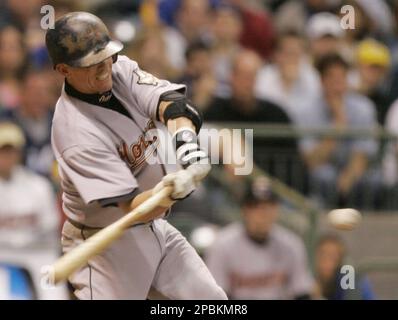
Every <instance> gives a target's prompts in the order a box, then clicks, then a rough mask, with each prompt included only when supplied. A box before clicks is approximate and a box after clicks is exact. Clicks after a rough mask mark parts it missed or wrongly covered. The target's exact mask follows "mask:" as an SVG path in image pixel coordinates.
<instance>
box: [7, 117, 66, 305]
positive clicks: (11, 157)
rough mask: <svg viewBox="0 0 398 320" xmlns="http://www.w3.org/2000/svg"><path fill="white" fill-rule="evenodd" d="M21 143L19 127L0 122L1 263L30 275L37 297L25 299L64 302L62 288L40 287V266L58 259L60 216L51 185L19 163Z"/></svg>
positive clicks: (22, 137)
mask: <svg viewBox="0 0 398 320" xmlns="http://www.w3.org/2000/svg"><path fill="white" fill-rule="evenodd" d="M24 142H25V141H24V136H23V133H22V131H21V130H20V128H19V127H18V126H16V125H15V124H13V123H10V122H2V123H0V261H8V262H12V263H13V264H14V265H15V266H19V267H21V266H23V268H24V269H25V270H26V271H27V273H28V274H29V275H30V276H31V278H32V279H33V282H34V287H35V291H36V294H37V295H36V297H34V296H27V297H25V298H38V299H67V298H68V294H67V289H66V287H65V286H64V285H61V286H57V287H56V288H54V289H52V290H44V288H42V287H40V280H41V276H42V274H41V268H42V266H43V265H46V264H51V263H53V262H54V261H55V260H56V259H57V258H58V257H59V253H60V247H59V241H58V238H59V232H60V230H59V228H60V225H59V220H60V213H59V211H58V210H57V207H56V204H55V196H54V192H53V189H52V186H51V184H50V183H49V182H48V181H47V180H46V179H45V178H43V177H41V176H39V175H37V174H35V173H33V172H32V171H30V170H29V169H27V168H26V167H24V166H22V165H21V164H20V160H21V157H22V150H23V147H24ZM2 285H5V283H4V282H2V283H1V284H0V291H1V290H2V289H3V288H1V286H2Z"/></svg>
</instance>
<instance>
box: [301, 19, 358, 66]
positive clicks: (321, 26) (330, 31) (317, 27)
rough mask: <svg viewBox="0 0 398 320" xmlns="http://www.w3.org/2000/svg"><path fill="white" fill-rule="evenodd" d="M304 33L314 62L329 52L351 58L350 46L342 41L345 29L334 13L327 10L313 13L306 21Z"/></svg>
mask: <svg viewBox="0 0 398 320" xmlns="http://www.w3.org/2000/svg"><path fill="white" fill-rule="evenodd" d="M306 34H307V37H308V40H309V46H310V52H311V56H312V59H313V61H314V62H316V61H318V60H319V59H320V58H321V57H323V56H325V55H327V54H331V53H339V54H341V55H342V56H344V57H345V58H346V59H348V60H350V59H352V55H353V53H352V52H351V48H350V47H347V46H346V44H345V42H344V37H345V30H344V29H343V28H342V27H341V25H340V19H339V18H338V17H337V16H336V15H334V14H332V13H329V12H321V13H317V14H314V15H313V16H312V17H311V18H310V19H309V20H308V22H307V25H306Z"/></svg>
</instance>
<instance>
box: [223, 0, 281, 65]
mask: <svg viewBox="0 0 398 320" xmlns="http://www.w3.org/2000/svg"><path fill="white" fill-rule="evenodd" d="M226 2H227V3H229V4H230V5H232V6H234V7H236V8H237V9H238V11H239V13H240V16H241V20H242V32H241V35H240V39H239V42H240V44H241V45H242V46H243V47H244V48H246V49H250V50H253V51H255V52H257V54H259V55H260V56H261V58H262V59H264V60H267V59H268V58H269V57H270V55H271V52H272V47H273V42H274V37H275V34H274V27H273V25H272V20H271V18H270V16H269V15H268V13H267V11H266V10H264V8H262V7H260V6H259V5H257V6H253V4H252V3H251V2H250V1H247V0H227V1H226Z"/></svg>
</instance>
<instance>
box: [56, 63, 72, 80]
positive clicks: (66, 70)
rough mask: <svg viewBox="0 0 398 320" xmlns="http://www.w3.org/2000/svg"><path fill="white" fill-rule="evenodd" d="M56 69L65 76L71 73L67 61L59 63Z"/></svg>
mask: <svg viewBox="0 0 398 320" xmlns="http://www.w3.org/2000/svg"><path fill="white" fill-rule="evenodd" d="M55 70H57V71H58V72H59V73H60V74H62V75H63V76H64V77H67V76H68V75H69V73H70V72H69V67H68V66H67V65H66V64H65V63H59V64H57V65H56V67H55Z"/></svg>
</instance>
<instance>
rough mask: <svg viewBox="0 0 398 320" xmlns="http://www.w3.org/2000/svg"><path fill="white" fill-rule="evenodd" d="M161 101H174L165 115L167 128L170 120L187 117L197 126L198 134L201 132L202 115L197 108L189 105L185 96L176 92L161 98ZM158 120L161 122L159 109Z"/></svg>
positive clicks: (168, 93) (165, 94) (167, 93)
mask: <svg viewBox="0 0 398 320" xmlns="http://www.w3.org/2000/svg"><path fill="white" fill-rule="evenodd" d="M160 101H172V103H171V104H170V105H168V106H167V108H166V110H165V111H164V113H163V118H164V122H165V124H166V126H167V122H168V121H169V120H172V119H176V118H179V117H185V118H188V119H189V120H191V121H192V123H193V125H194V126H195V131H196V134H198V133H199V130H200V128H201V127H202V115H201V114H200V112H199V111H198V110H197V109H196V108H194V107H193V106H191V105H190V104H189V103H188V100H187V98H186V97H185V95H183V94H181V93H179V92H176V91H171V92H166V93H164V94H163V95H162V96H161V97H160ZM157 118H158V120H159V109H158V112H157Z"/></svg>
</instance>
